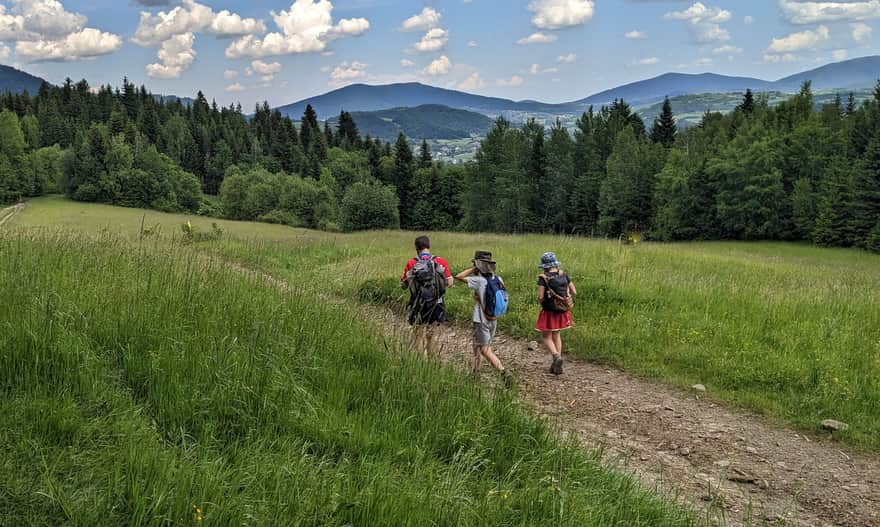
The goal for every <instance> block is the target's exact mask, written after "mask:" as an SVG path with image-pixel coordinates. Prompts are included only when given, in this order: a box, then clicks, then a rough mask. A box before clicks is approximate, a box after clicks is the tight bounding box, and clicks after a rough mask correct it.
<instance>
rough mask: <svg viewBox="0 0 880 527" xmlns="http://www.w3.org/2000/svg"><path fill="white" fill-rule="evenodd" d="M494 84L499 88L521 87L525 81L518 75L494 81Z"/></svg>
mask: <svg viewBox="0 0 880 527" xmlns="http://www.w3.org/2000/svg"><path fill="white" fill-rule="evenodd" d="M496 82H497V83H498V85H499V86H512V87H516V86H522V84H523V83H524V82H525V79H523V78H522V77H520V76H519V75H514V76H513V77H511V78H509V79H498V81H496Z"/></svg>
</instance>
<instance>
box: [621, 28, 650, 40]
mask: <svg viewBox="0 0 880 527" xmlns="http://www.w3.org/2000/svg"><path fill="white" fill-rule="evenodd" d="M623 36H625V37H626V38H628V39H630V40H642V39H645V38H648V35H646V34H645V33H644V32H642V31H638V30H636V29H634V30H632V31H627V32H626V33H624V34H623Z"/></svg>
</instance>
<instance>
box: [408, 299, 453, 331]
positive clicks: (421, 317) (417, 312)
mask: <svg viewBox="0 0 880 527" xmlns="http://www.w3.org/2000/svg"><path fill="white" fill-rule="evenodd" d="M448 321H449V319H448V318H446V309H444V308H443V304H434V305H432V306H410V307H409V323H410V325H411V326H430V325H431V324H445V323H446V322H448Z"/></svg>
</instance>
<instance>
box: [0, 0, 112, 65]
mask: <svg viewBox="0 0 880 527" xmlns="http://www.w3.org/2000/svg"><path fill="white" fill-rule="evenodd" d="M11 4H12V5H11V7H10V8H8V10H7V7H6V6H5V5H0V41H2V40H5V41H14V42H15V54H16V55H17V56H18V57H19V58H22V59H24V60H26V61H28V62H41V61H74V60H81V59H90V58H94V57H97V56H100V55H107V54H110V53H113V52H114V51H116V50H118V49H119V48H120V47H121V46H122V39H121V38H120V37H119V36H118V35H116V34H113V33H109V32H105V31H101V30H99V29H95V28H89V27H85V25H86V22H88V19H87V18H86V17H85V16H83V15H81V14H79V13H73V12H70V11H67V10H66V9H65V8H64V5H63V4H62V3H61V2H60V1H58V0H11ZM3 49H4V50H6V51H5V54H6V56H8V55H9V54H10V53H11V50H10V48H9V47H7V46H3Z"/></svg>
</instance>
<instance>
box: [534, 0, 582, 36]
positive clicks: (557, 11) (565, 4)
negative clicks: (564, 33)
mask: <svg viewBox="0 0 880 527" xmlns="http://www.w3.org/2000/svg"><path fill="white" fill-rule="evenodd" d="M594 8H595V5H594V2H593V0H532V1H531V2H530V3H529V11H531V12H532V24H534V25H535V27H538V28H540V29H560V28H564V27H571V26H578V25H581V24H583V23H584V22H586V21H587V20H590V19H591V18H593V12H594Z"/></svg>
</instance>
